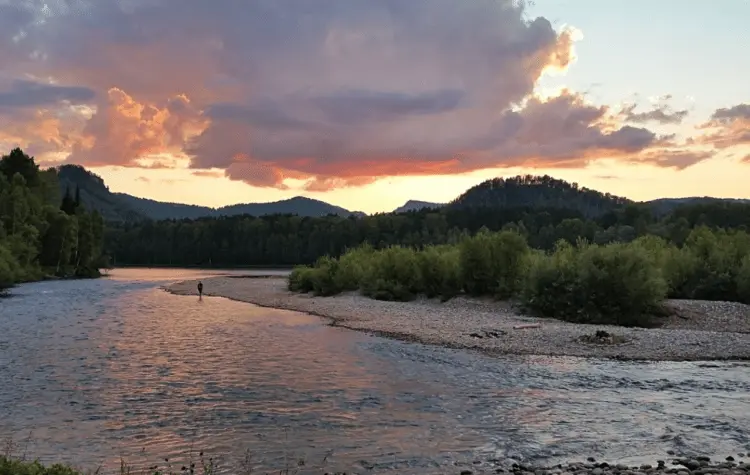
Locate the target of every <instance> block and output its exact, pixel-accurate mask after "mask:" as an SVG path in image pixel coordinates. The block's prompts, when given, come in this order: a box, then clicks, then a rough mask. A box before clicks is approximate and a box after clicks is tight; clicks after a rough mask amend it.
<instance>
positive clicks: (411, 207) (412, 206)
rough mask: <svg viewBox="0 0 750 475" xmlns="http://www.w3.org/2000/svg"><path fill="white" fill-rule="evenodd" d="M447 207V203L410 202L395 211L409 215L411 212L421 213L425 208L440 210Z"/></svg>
mask: <svg viewBox="0 0 750 475" xmlns="http://www.w3.org/2000/svg"><path fill="white" fill-rule="evenodd" d="M443 206H445V203H431V202H429V201H419V200H409V201H407V202H406V203H404V204H403V205H402V206H399V207H398V208H396V209H394V210H393V212H394V213H407V212H409V211H419V210H422V209H425V208H430V209H439V208H442V207H443Z"/></svg>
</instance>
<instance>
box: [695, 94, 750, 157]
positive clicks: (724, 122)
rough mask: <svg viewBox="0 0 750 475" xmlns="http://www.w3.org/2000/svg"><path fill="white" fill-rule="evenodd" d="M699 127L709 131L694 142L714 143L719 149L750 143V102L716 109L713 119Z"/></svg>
mask: <svg viewBox="0 0 750 475" xmlns="http://www.w3.org/2000/svg"><path fill="white" fill-rule="evenodd" d="M699 128H700V129H704V130H708V132H706V133H705V134H704V135H703V136H700V137H697V138H695V139H694V140H693V142H694V143H700V144H706V145H712V146H713V147H715V148H717V149H726V148H730V147H734V146H737V145H748V144H750V104H738V105H735V106H732V107H728V108H720V109H716V111H714V113H713V114H712V115H711V119H710V120H709V121H708V122H706V123H704V124H702V125H701V126H700V127H699Z"/></svg>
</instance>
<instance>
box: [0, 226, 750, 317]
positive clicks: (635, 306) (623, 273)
mask: <svg viewBox="0 0 750 475" xmlns="http://www.w3.org/2000/svg"><path fill="white" fill-rule="evenodd" d="M569 241H570V240H567V241H566V240H561V241H560V242H558V244H557V245H556V246H555V249H554V251H553V252H552V253H550V254H545V253H544V252H541V251H537V250H531V249H530V248H529V246H528V245H527V243H526V239H525V238H524V237H523V235H521V234H519V233H518V231H516V230H504V231H501V232H497V233H491V232H489V231H488V230H486V229H483V230H481V231H480V232H479V233H477V234H476V235H475V236H472V237H468V238H465V239H461V240H460V241H459V242H458V243H457V244H455V245H439V246H427V247H425V248H424V249H422V250H421V251H416V250H414V249H411V248H406V247H399V246H392V247H389V248H386V249H382V250H373V248H372V247H370V246H369V245H365V246H362V247H358V248H356V249H352V250H349V251H347V252H346V253H345V254H344V255H343V256H341V258H339V259H333V258H330V257H324V258H321V259H319V260H318V261H317V262H316V263H315V265H314V266H313V267H300V268H296V269H294V271H293V272H292V274H291V275H290V277H289V289H290V290H293V291H297V292H310V291H312V292H314V293H315V294H316V295H333V294H336V293H339V292H342V291H345V290H357V289H359V290H361V291H362V293H363V294H365V295H367V296H369V297H372V298H375V299H380V300H401V301H406V300H411V299H413V298H415V297H416V296H417V295H418V294H424V295H426V296H427V297H430V298H432V297H438V296H439V297H440V298H441V299H442V300H443V301H445V300H448V299H450V298H452V297H454V296H456V295H458V294H460V293H461V292H462V291H463V292H466V293H467V294H469V295H473V296H492V297H495V298H501V299H507V298H511V297H520V298H521V300H522V302H523V304H524V306H525V307H526V308H527V309H529V310H530V311H532V312H534V313H536V314H538V315H541V316H546V317H555V318H559V319H562V320H567V321H571V322H580V323H596V324H620V325H629V326H630V325H649V323H650V315H653V314H654V313H655V312H656V311H657V310H658V308H659V306H660V303H661V301H662V300H663V299H664V298H665V297H667V296H669V297H672V298H697V299H707V300H738V301H743V302H748V303H750V257H749V256H750V235H748V234H747V233H745V232H726V231H723V230H710V229H708V228H705V227H704V228H696V229H693V230H692V231H691V232H690V234H689V235H688V236H687V237H686V239H685V243H684V245H683V246H682V247H678V246H676V245H674V244H673V243H670V242H669V241H667V240H666V239H663V238H661V237H658V236H654V235H649V236H641V237H639V238H638V239H635V240H634V241H632V242H629V243H622V242H614V243H609V244H604V245H593V244H589V243H587V242H583V241H580V240H579V241H578V242H577V243H576V244H575V245H573V244H570V243H569ZM0 257H2V256H1V255H0ZM1 270H2V269H0V271H1Z"/></svg>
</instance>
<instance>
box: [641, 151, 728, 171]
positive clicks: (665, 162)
mask: <svg viewBox="0 0 750 475" xmlns="http://www.w3.org/2000/svg"><path fill="white" fill-rule="evenodd" d="M713 156H714V152H713V151H706V150H684V149H681V150H655V151H649V152H645V153H643V154H641V155H639V156H637V157H633V158H632V159H631V160H630V162H631V163H647V164H651V165H655V166H658V167H662V168H674V169H676V170H684V169H686V168H688V167H691V166H693V165H695V164H697V163H700V162H702V161H704V160H708V159H710V158H712V157H713Z"/></svg>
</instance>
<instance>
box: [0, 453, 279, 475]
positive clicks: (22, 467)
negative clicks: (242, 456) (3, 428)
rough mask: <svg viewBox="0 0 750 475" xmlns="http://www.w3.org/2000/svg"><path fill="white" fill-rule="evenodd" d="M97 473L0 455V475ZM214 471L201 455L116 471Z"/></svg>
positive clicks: (141, 474)
mask: <svg viewBox="0 0 750 475" xmlns="http://www.w3.org/2000/svg"><path fill="white" fill-rule="evenodd" d="M99 473H101V470H100V469H97V470H95V471H81V470H79V469H75V468H73V467H70V466H68V465H62V464H54V465H46V466H45V465H43V464H41V463H39V462H38V461H25V460H21V459H13V458H10V457H7V456H2V455H0V475H92V474H99ZM215 473H216V468H215V466H214V464H213V460H210V461H208V462H206V461H205V460H204V459H203V457H202V455H201V461H200V464H198V465H196V463H189V464H187V465H181V466H180V467H179V468H173V467H171V466H170V465H169V460H166V461H165V465H164V466H161V465H153V466H151V467H148V468H145V469H138V468H135V467H132V466H130V465H128V464H126V463H125V462H124V461H122V462H121V464H120V469H119V471H118V474H119V475H195V474H198V475H213V474H215ZM246 473H249V472H246ZM286 473H289V472H286Z"/></svg>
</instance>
